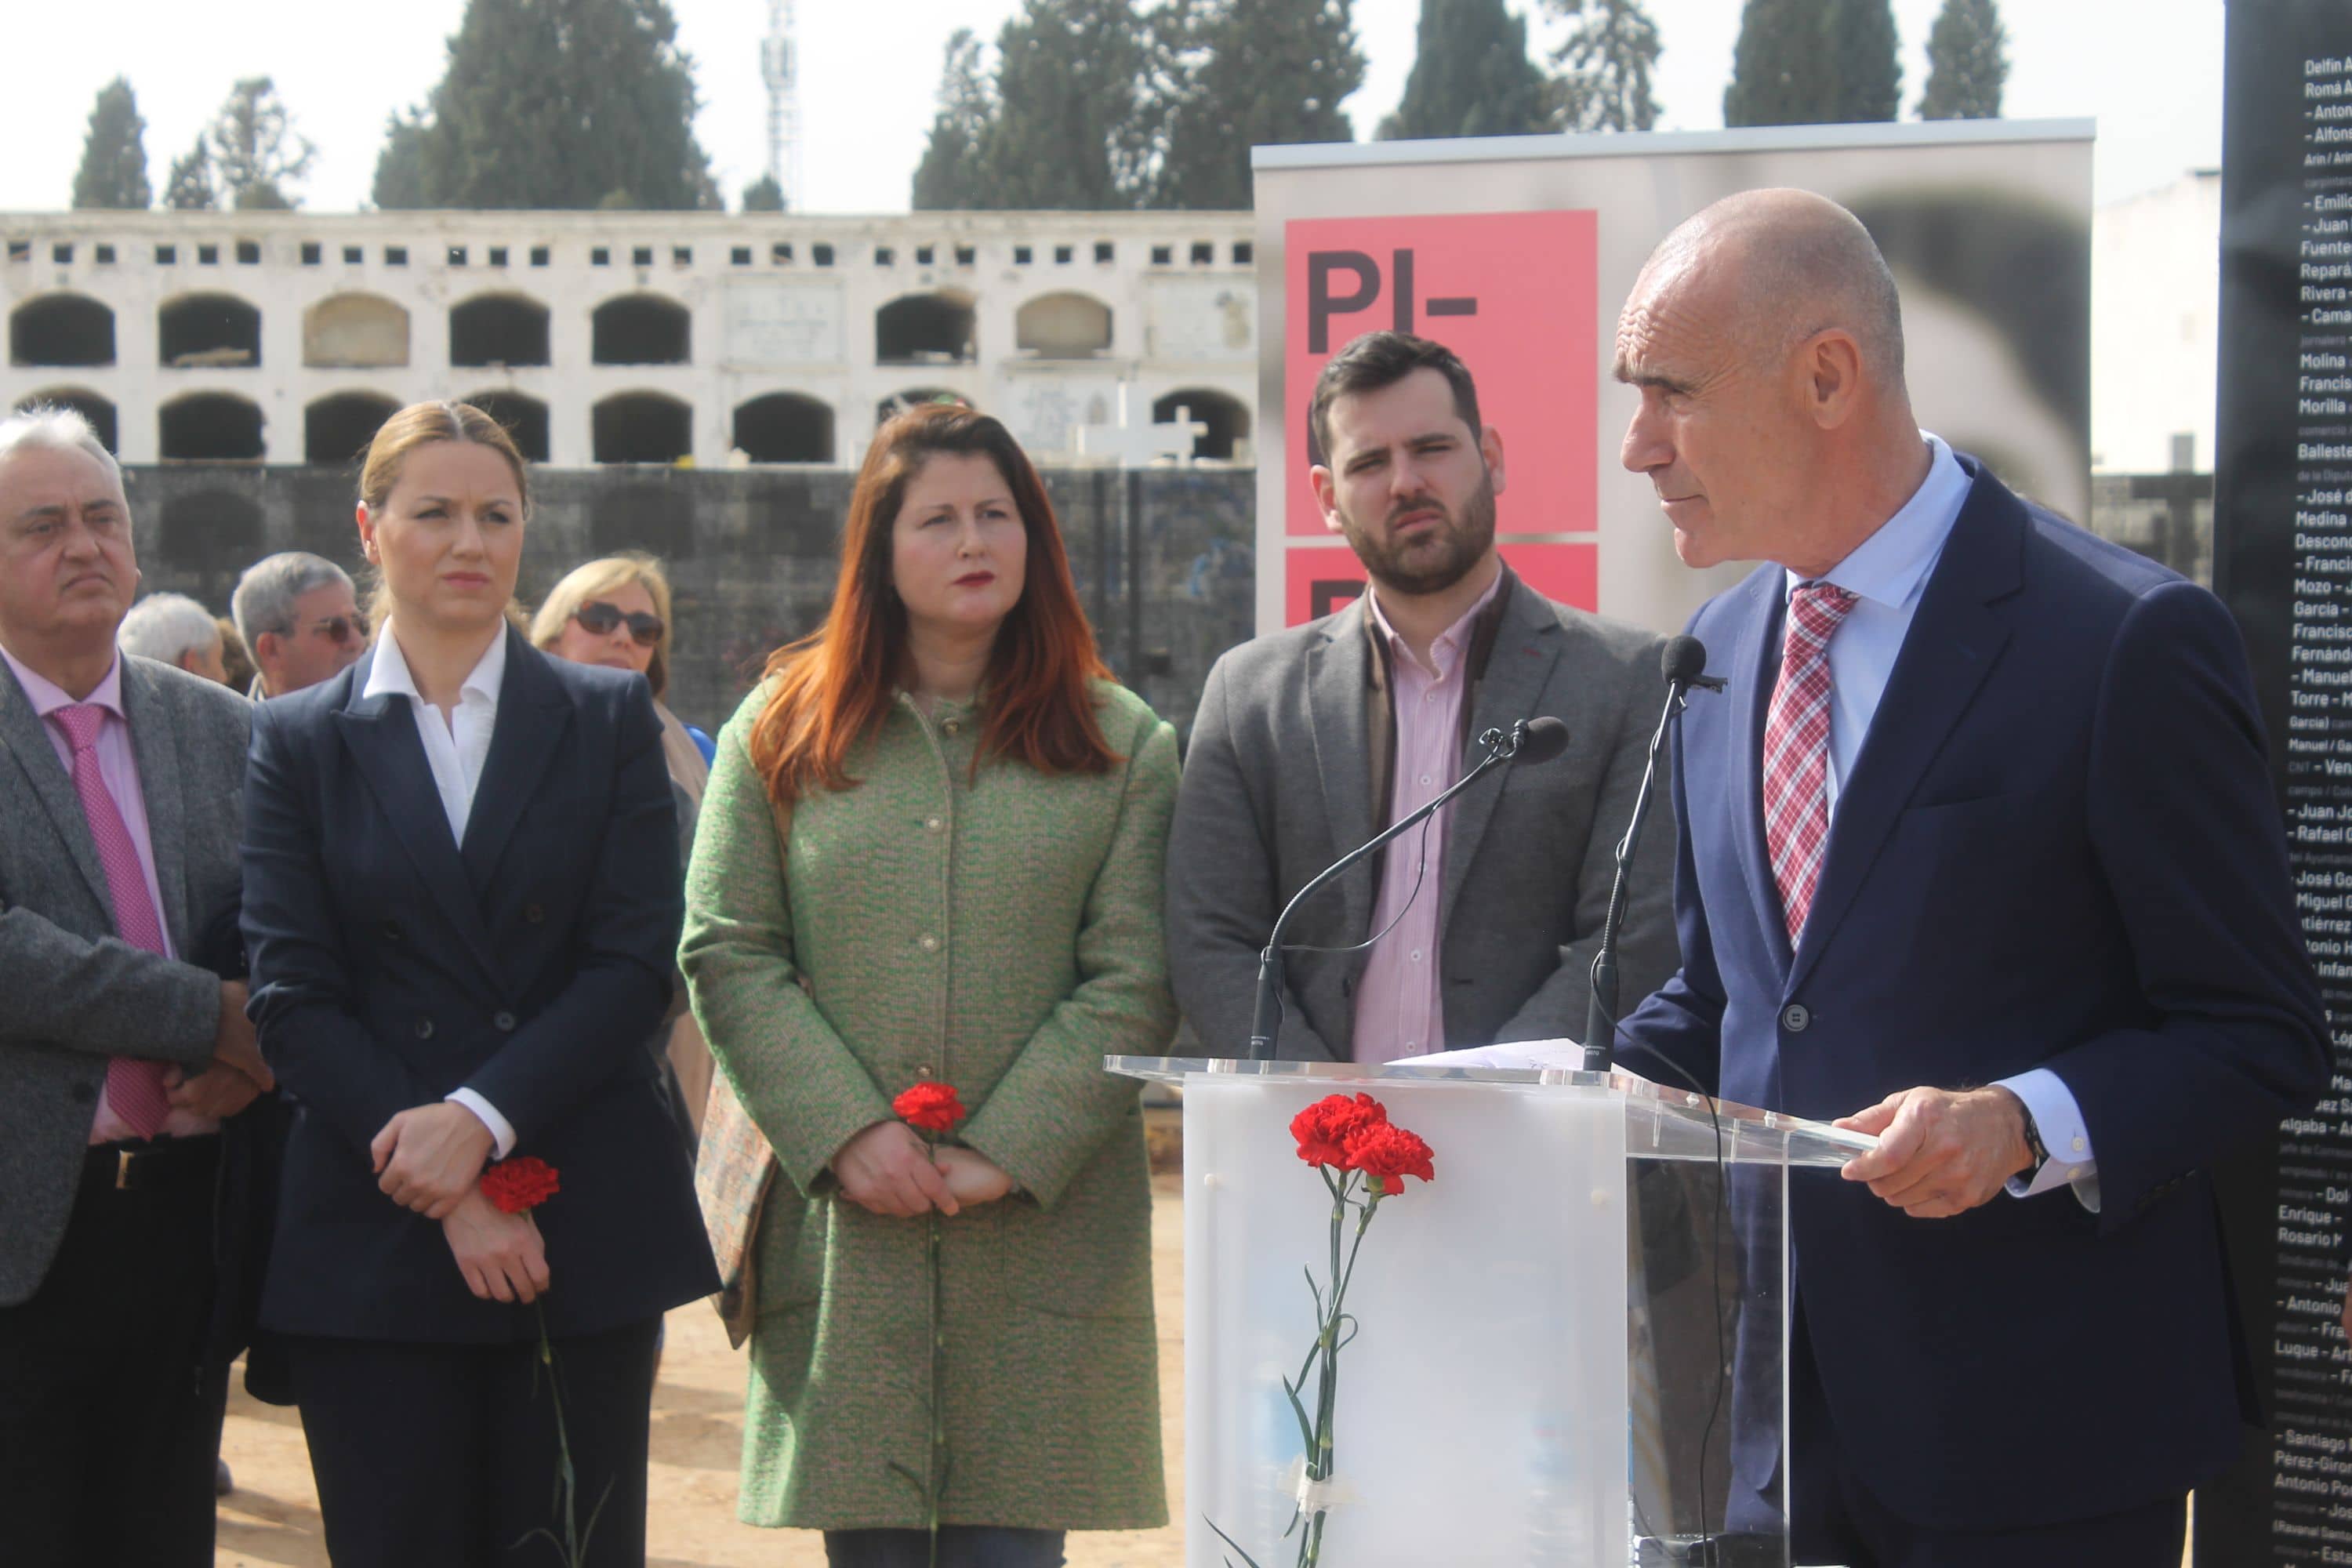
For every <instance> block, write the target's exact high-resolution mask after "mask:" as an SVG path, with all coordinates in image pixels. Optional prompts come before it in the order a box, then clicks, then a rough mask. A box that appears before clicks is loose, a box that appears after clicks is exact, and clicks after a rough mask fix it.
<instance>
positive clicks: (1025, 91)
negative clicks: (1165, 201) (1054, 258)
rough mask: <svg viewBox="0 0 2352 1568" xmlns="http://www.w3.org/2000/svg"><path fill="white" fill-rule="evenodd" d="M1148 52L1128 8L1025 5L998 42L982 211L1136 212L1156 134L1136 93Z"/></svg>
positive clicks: (1128, 3)
mask: <svg viewBox="0 0 2352 1568" xmlns="http://www.w3.org/2000/svg"><path fill="white" fill-rule="evenodd" d="M1150 47H1151V46H1150V33H1149V31H1148V30H1147V29H1146V28H1145V27H1144V26H1142V23H1141V21H1140V18H1139V16H1138V15H1137V11H1136V6H1135V3H1134V0H1028V3H1027V4H1026V5H1024V6H1023V7H1022V10H1021V14H1020V15H1018V16H1014V17H1013V19H1012V20H1011V21H1009V22H1007V23H1005V25H1004V30H1003V32H1002V33H1000V34H999V35H998V36H997V40H996V119H995V123H994V124H993V125H992V127H991V129H990V132H989V135H988V137H987V140H986V141H985V142H984V143H983V144H982V150H981V159H980V163H981V167H982V180H983V192H984V194H985V195H987V196H988V197H989V198H990V199H989V200H987V201H985V202H984V203H982V204H980V205H986V206H991V207H1002V208H1013V209H1020V210H1028V211H1044V210H1047V209H1070V210H1076V211H1080V212H1102V211H1107V210H1108V209H1111V208H1114V207H1130V206H1135V205H1139V200H1140V198H1141V196H1142V195H1143V191H1144V185H1145V181H1146V179H1147V177H1148V174H1149V164H1150V157H1151V153H1152V142H1153V138H1154V129H1155V128H1154V127H1153V125H1152V124H1151V121H1150V107H1151V106H1150V101H1149V100H1148V99H1147V97H1146V95H1145V93H1144V91H1143V84H1144V81H1145V79H1146V75H1147V69H1148V67H1149V64H1150Z"/></svg>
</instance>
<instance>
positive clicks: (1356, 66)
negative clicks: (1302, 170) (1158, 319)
mask: <svg viewBox="0 0 2352 1568" xmlns="http://www.w3.org/2000/svg"><path fill="white" fill-rule="evenodd" d="M1353 12H1354V5H1353V4H1352V0H1196V3H1194V4H1192V5H1174V4H1171V5H1168V6H1166V7H1164V8H1163V13H1162V16H1163V17H1164V20H1163V21H1162V23H1161V26H1162V32H1161V35H1160V36H1161V38H1162V40H1163V47H1164V51H1165V56H1166V59H1167V61H1168V63H1169V65H1170V67H1171V68H1169V69H1168V70H1167V71H1166V85H1165V89H1164V91H1165V94H1166V96H1165V99H1164V101H1165V103H1166V125H1167V130H1166V142H1165V145H1164V149H1163V151H1162V153H1161V161H1160V169H1159V174H1158V178H1157V180H1156V181H1155V183H1154V187H1153V190H1154V195H1153V201H1152V205H1154V206H1163V207H1194V208H1202V207H1208V208H1232V207H1246V206H1248V205H1250V202H1251V189H1250V154H1249V150H1250V149H1251V148H1252V147H1258V146H1276V145H1280V144H1283V143H1286V142H1349V141H1352V140H1354V138H1355V131H1354V128H1353V127H1352V126H1350V125H1349V122H1348V117H1347V116H1346V115H1345V114H1344V113H1342V112H1341V111H1340V109H1339V105H1340V103H1341V101H1342V100H1345V99H1346V98H1347V97H1348V95H1349V94H1350V93H1352V92H1354V91H1355V90H1356V89H1358V88H1360V87H1361V86H1362V85H1363V84H1364V57H1363V53H1362V51H1361V50H1360V49H1359V48H1358V47H1356V27H1355V19H1354V16H1353Z"/></svg>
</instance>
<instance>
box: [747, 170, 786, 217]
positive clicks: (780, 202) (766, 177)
mask: <svg viewBox="0 0 2352 1568" xmlns="http://www.w3.org/2000/svg"><path fill="white" fill-rule="evenodd" d="M743 210H744V211H745V212H747V213H780V212H782V211H783V210H784V187H783V186H782V185H781V184H777V183H776V176H775V175H773V174H762V175H761V176H760V177H759V178H758V179H756V180H754V181H752V182H751V184H748V185H746V186H744V187H743Z"/></svg>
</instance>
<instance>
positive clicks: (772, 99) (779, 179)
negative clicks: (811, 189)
mask: <svg viewBox="0 0 2352 1568" xmlns="http://www.w3.org/2000/svg"><path fill="white" fill-rule="evenodd" d="M760 79H761V81H763V82H765V83H767V85H768V177H769V178H770V179H772V180H773V181H775V182H776V184H777V187H778V188H779V189H781V190H782V192H783V193H784V210H785V211H786V212H798V211H800V210H801V206H802V201H803V196H802V193H801V92H800V43H799V40H798V39H797V38H795V37H793V0H768V36H767V37H765V38H762V39H761V41H760Z"/></svg>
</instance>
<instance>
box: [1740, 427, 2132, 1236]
mask: <svg viewBox="0 0 2352 1568" xmlns="http://www.w3.org/2000/svg"><path fill="white" fill-rule="evenodd" d="M1921 437H1922V438H1923V439H1924V440H1926V441H1927V445H1928V447H1929V448H1930V451H1931V453H1932V456H1931V458H1930V460H1929V462H1928V466H1927V479H1925V480H1923V481H1922V482H1921V483H1920V486H1919V489H1918V490H1917V491H1916V493H1915V494H1914V495H1913V496H1912V497H1911V499H1910V500H1908V501H1906V502H1905V503H1904V505H1903V508H1902V510H1899V511H1897V512H1896V513H1895V515H1894V516H1893V517H1891V518H1888V519H1887V520H1886V521H1885V522H1884V523H1883V524H1881V525H1880V526H1879V529H1878V531H1876V532H1875V533H1873V534H1872V535H1871V536H1870V537H1869V538H1868V539H1865V540H1864V541H1863V542H1862V543H1861V544H1859V545H1857V546H1855V548H1854V551H1853V553H1852V554H1851V555H1848V556H1847V557H1846V558H1845V559H1844V560H1843V561H1841V562H1839V563H1837V564H1836V565H1835V566H1834V567H1832V568H1831V569H1830V571H1828V572H1827V573H1825V574H1823V575H1822V577H1821V579H1820V581H1822V582H1824V583H1834V584H1837V585H1838V586H1839V587H1841V588H1843V589H1844V590H1846V592H1848V593H1850V594H1852V595H1854V596H1855V603H1854V606H1853V609H1852V610H1850V611H1848V612H1847V614H1846V617H1845V619H1844V621H1843V622H1842V623H1841V624H1840V625H1839V626H1838V629H1837V635H1836V636H1835V637H1832V638H1830V648H1829V661H1830V773H1829V796H1830V820H1831V824H1832V831H1834V830H1835V824H1836V821H1837V801H1838V793H1839V791H1840V790H1841V789H1842V788H1843V785H1844V784H1845V779H1846V775H1847V774H1848V773H1851V772H1852V771H1853V763H1854V758H1855V757H1856V756H1857V755H1858V754H1859V753H1860V752H1861V751H1862V743H1863V741H1864V738H1865V737H1867V736H1868V735H1869V733H1870V721H1871V720H1872V719H1873V718H1874V717H1875V716H1876V714H1877V712H1878V700H1879V699H1880V698H1881V697H1883V696H1885V692H1886V679H1887V677H1888V676H1889V675H1890V674H1892V673H1893V671H1894V668H1895V658H1896V656H1898V655H1899V654H1901V653H1902V651H1903V639H1904V637H1905V636H1906V634H1908V633H1909V631H1910V630H1911V617H1912V616H1914V615H1915V614H1916V613H1917V611H1918V608H1919V599H1920V596H1921V595H1922V594H1924V593H1925V592H1926V590H1927V580H1928V578H1929V577H1931V576H1932V575H1933V574H1935V570H1936V563H1937V561H1939V560H1941V559H1942V558H1943V553H1944V542H1945V541H1946V540H1947V539H1949V538H1950V537H1951V533H1952V525H1953V524H1954V523H1956V522H1958V521H1959V517H1960V508H1961V507H1962V506H1963V505H1965V504H1966V503H1967V501H1968V499H1969V482H1970V481H1969V476H1968V470H1967V469H1965V468H1961V467H1960V465H1959V462H1958V459H1957V458H1954V457H1953V456H1952V449H1951V447H1948V446H1947V445H1945V443H1944V442H1943V440H1942V438H1941V437H1936V436H1930V435H1927V433H1926V432H1924V431H1923V432H1921ZM1805 581H1806V579H1804V578H1801V577H1799V576H1798V575H1797V574H1795V573H1794V572H1791V573H1790V574H1788V582H1787V584H1786V587H1785V589H1784V592H1785V593H1789V594H1793V593H1794V592H1795V591H1796V590H1797V587H1798V586H1799V584H1801V583H1803V582H1805ZM1998 1087H2000V1088H2002V1089H2008V1090H2009V1091H2010V1092H2011V1093H2012V1094H2014V1095H2016V1096H2017V1098H2018V1099H2019V1100H2021V1101H2023V1102H2024V1105H2025V1109H2026V1110H2027V1112H2028V1113H2029V1114H2030V1115H2032V1118H2033V1125H2034V1129H2035V1131H2038V1132H2040V1133H2041V1134H2042V1144H2043V1146H2044V1147H2045V1148H2047V1149H2048V1150H2049V1151H2050V1158H2049V1160H2048V1161H2047V1162H2046V1163H2043V1165H2042V1169H2041V1171H2040V1172H2039V1173H2037V1174H2036V1175H2035V1176H2034V1178H2033V1179H2032V1182H2031V1183H2028V1182H2026V1181H2024V1180H2021V1179H2020V1178H2017V1177H2011V1179H2010V1182H2009V1192H2010V1194H2011V1195H2012V1196H2014V1197H2031V1196H2032V1195H2033V1194H2037V1193H2046V1192H2048V1191H2050V1190H2051V1189H2052V1188H2053V1187H2057V1186H2061V1185H2065V1184H2072V1185H2073V1187H2074V1195H2075V1196H2076V1197H2077V1198H2079V1199H2080V1200H2081V1201H2082V1203H2083V1205H2084V1207H2085V1208H2088V1209H2091V1210H2093V1211H2096V1210H2097V1208H2098V1206H2099V1167H2098V1164H2097V1162H2096V1161H2095V1159H2094V1158H2093V1157H2092V1151H2091V1133H2090V1129H2089V1128H2087V1127H2086V1126H2084V1122H2083V1111H2082V1107H2081V1106H2080V1105H2079V1104H2077V1103H2076V1101H2075V1100H2074V1091H2073V1090H2071V1089H2068V1088H2067V1087H2066V1083H2065V1080H2064V1079H2061V1078H2060V1077H2059V1076H2058V1075H2057V1074H2056V1073H2054V1072H2053V1071H2051V1070H2050V1069H2049V1068H2033V1069H2032V1071H2030V1072H2024V1073H2020V1074H2018V1075H2017V1076H2016V1077H2015V1078H2005V1079H2000V1080H1999V1085H1998Z"/></svg>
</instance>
